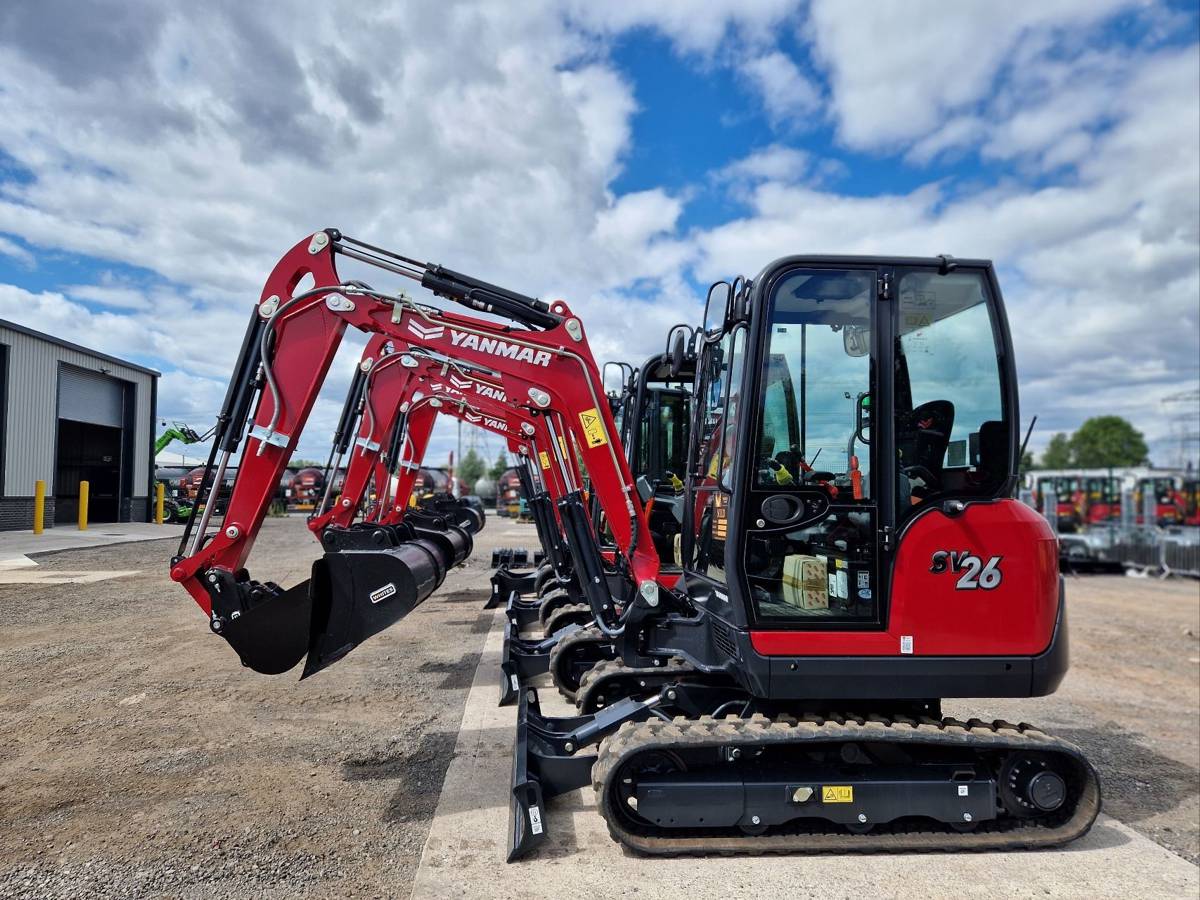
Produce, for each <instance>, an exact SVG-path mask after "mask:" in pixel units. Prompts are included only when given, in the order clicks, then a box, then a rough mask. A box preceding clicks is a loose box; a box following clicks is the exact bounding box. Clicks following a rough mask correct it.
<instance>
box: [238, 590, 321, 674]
mask: <svg viewBox="0 0 1200 900" xmlns="http://www.w3.org/2000/svg"><path fill="white" fill-rule="evenodd" d="M311 618H312V602H311V598H310V594H309V582H307V581H302V582H301V583H300V584H298V585H296V586H295V587H293V588H291V589H289V590H287V591H284V592H282V593H280V594H276V595H275V596H273V597H270V598H269V599H266V600H264V601H262V602H261V603H258V604H256V605H255V606H253V607H251V608H250V609H248V610H247V611H246V612H244V613H240V614H238V615H236V616H234V617H227V618H226V619H225V620H224V626H223V627H222V629H221V631H220V634H221V636H222V637H223V638H225V640H227V641H228V642H229V644H230V646H232V647H233V649H234V650H236V651H237V654H238V656H239V657H241V660H242V664H243V665H245V666H249V667H250V668H251V669H253V670H254V671H255V672H261V673H262V674H263V675H281V674H282V673H284V672H286V671H287V670H288V669H290V668H292V667H293V666H295V665H296V663H298V662H300V660H301V659H303V658H304V654H305V653H307V652H308V636H309V621H310V620H311Z"/></svg>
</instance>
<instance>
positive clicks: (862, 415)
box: [854, 393, 871, 445]
mask: <svg viewBox="0 0 1200 900" xmlns="http://www.w3.org/2000/svg"><path fill="white" fill-rule="evenodd" d="M854 436H855V437H857V438H858V440H859V442H860V443H863V444H868V445H869V444H870V443H871V395H870V394H868V393H863V394H859V395H858V399H857V400H856V401H855V403H854Z"/></svg>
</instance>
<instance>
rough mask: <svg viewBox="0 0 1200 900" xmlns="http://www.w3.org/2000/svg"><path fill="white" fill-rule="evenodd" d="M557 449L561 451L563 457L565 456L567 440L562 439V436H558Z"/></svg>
mask: <svg viewBox="0 0 1200 900" xmlns="http://www.w3.org/2000/svg"><path fill="white" fill-rule="evenodd" d="M558 449H559V450H560V451H562V455H563V459H566V458H567V442H566V441H564V440H563V436H562V435H561V434H560V435H559V436H558Z"/></svg>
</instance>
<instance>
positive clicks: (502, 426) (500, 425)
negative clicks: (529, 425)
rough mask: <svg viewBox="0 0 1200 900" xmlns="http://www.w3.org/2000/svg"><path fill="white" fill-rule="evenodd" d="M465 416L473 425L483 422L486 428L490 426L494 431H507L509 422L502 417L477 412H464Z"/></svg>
mask: <svg viewBox="0 0 1200 900" xmlns="http://www.w3.org/2000/svg"><path fill="white" fill-rule="evenodd" d="M463 418H464V419H465V420H466V421H468V422H470V423H471V424H472V425H479V424H481V423H482V425H483V427H484V428H490V429H492V431H505V430H506V429H507V427H508V425H507V423H505V422H504V421H502V420H501V419H493V418H492V417H491V416H484V415H479V414H477V413H470V412H464V413H463Z"/></svg>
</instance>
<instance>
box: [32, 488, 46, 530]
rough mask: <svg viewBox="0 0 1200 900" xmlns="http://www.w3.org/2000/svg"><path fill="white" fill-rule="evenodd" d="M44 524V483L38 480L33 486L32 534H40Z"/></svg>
mask: <svg viewBox="0 0 1200 900" xmlns="http://www.w3.org/2000/svg"><path fill="white" fill-rule="evenodd" d="M45 523H46V482H44V481H42V480H41V479H38V480H37V481H35V482H34V485H33V533H34V534H41V533H42V529H43V526H44V525H45Z"/></svg>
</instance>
